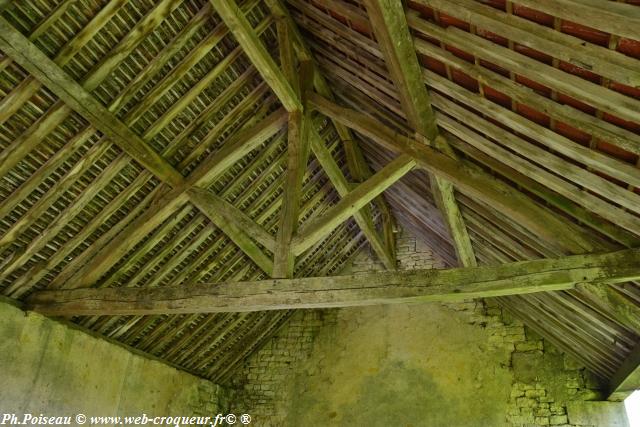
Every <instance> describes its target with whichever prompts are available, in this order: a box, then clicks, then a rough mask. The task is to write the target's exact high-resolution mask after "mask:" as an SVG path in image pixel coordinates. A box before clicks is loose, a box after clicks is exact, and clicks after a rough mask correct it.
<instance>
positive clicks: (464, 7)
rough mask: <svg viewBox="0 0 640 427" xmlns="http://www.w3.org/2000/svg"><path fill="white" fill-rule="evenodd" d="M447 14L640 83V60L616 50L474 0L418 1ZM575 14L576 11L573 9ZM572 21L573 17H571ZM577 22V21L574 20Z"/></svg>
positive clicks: (613, 76)
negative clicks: (639, 67)
mask: <svg viewBox="0 0 640 427" xmlns="http://www.w3.org/2000/svg"><path fill="white" fill-rule="evenodd" d="M418 3H421V4H424V5H426V6H429V7H432V8H434V9H439V10H441V11H443V12H445V13H446V14H447V15H450V16H453V17H454V18H458V19H460V20H463V21H466V22H469V23H470V24H472V25H475V26H476V27H477V28H482V29H484V30H490V31H492V32H494V33H496V34H499V35H500V36H502V37H506V38H507V39H509V40H512V41H514V42H516V43H518V44H520V45H523V46H527V47H530V48H532V49H535V50H538V51H540V52H549V53H551V52H553V56H554V57H556V58H558V59H560V60H562V61H566V62H569V63H571V64H573V65H576V66H578V67H581V68H586V69H588V70H589V71H591V72H594V73H596V74H600V75H602V76H604V77H607V78H609V79H612V80H614V81H616V82H619V83H622V84H625V85H627V86H633V87H637V86H640V70H638V66H637V60H635V59H633V58H631V57H629V56H626V55H624V54H623V53H621V52H618V51H616V50H612V49H609V48H607V47H604V46H598V45H596V44H593V43H585V42H584V40H582V39H580V38H578V37H573V36H571V35H569V34H565V33H563V32H561V31H557V30H555V29H554V28H549V27H546V26H544V25H540V24H538V23H536V22H533V21H530V20H528V19H525V18H522V17H520V16H517V15H514V14H511V13H507V12H505V11H503V10H502V9H496V8H493V7H491V6H488V5H485V4H482V3H480V2H476V1H474V0H418ZM571 14H572V16H573V12H571ZM571 20H573V19H571ZM574 22H575V21H574Z"/></svg>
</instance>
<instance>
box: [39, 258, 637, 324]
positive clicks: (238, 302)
mask: <svg viewBox="0 0 640 427" xmlns="http://www.w3.org/2000/svg"><path fill="white" fill-rule="evenodd" d="M638 278H640V250H639V249H631V250H625V251H620V252H612V253H606V254H598V255H594V254H590V255H577V256H571V257H564V258H559V259H539V260H534V261H521V262H515V263H508V264H502V265H498V266H484V267H468V268H455V269H449V270H439V269H429V270H409V271H397V272H384V271H383V272H374V273H364V274H354V275H348V276H329V277H306V278H296V279H270V280H264V281H253V282H224V283H213V284H198V285H193V286H187V287H185V286H180V287H176V286H166V287H161V288H142V289H140V288H103V289H76V290H63V291H40V292H35V293H34V294H32V295H31V297H30V298H29V299H28V300H27V305H28V307H29V308H30V309H32V310H35V311H38V312H40V313H42V314H45V315H53V316H75V315H148V314H178V313H214V312H237V311H258V310H283V309H291V308H324V307H348V306H363V305H379V304H392V303H416V302H425V301H456V300H460V299H468V298H485V297H497V296H504V295H520V294H527V293H533V292H546V291H558V290H565V289H571V288H573V287H574V286H575V285H576V284H577V283H583V282H596V283H617V282H624V281H628V280H634V279H638Z"/></svg>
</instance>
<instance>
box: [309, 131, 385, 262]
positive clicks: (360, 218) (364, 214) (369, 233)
mask: <svg viewBox="0 0 640 427" xmlns="http://www.w3.org/2000/svg"><path fill="white" fill-rule="evenodd" d="M310 143H311V150H312V151H313V154H314V155H315V156H316V158H317V159H318V161H319V162H320V165H322V169H323V170H324V171H325V173H326V174H327V176H328V177H329V180H330V181H331V183H332V184H333V186H334V187H335V188H336V190H337V191H338V194H339V195H340V197H345V196H346V195H347V194H349V192H350V191H351V186H350V184H349V183H348V182H347V178H345V176H344V175H343V174H342V171H341V170H340V166H338V164H337V163H336V161H335V160H334V159H333V157H332V156H331V153H330V152H329V150H328V149H327V147H325V145H324V143H323V142H322V139H321V138H320V135H318V133H317V132H316V130H315V129H314V130H313V132H312V134H311V140H310ZM353 218H354V219H355V221H356V223H357V224H358V227H360V229H361V230H362V233H363V234H364V235H365V236H366V237H367V240H368V241H369V245H371V248H372V249H373V250H374V251H375V253H376V254H377V255H378V258H380V260H381V261H382V263H383V264H384V265H385V267H386V268H387V269H388V270H395V268H396V262H395V257H394V256H393V253H392V252H391V251H390V250H389V248H388V247H387V246H386V245H385V243H384V241H383V240H382V239H381V238H380V235H379V234H378V231H377V230H376V228H375V226H374V224H373V219H372V218H371V211H370V210H369V209H367V206H365V207H364V208H363V209H361V210H360V211H358V212H356V213H354V214H353Z"/></svg>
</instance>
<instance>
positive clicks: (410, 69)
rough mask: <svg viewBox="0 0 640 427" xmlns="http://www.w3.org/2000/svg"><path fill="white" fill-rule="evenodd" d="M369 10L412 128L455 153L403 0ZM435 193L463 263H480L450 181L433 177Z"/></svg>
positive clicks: (384, 1) (373, 1) (372, 0)
mask: <svg viewBox="0 0 640 427" xmlns="http://www.w3.org/2000/svg"><path fill="white" fill-rule="evenodd" d="M365 4H366V6H367V12H368V14H369V18H370V19H371V23H372V27H373V30H374V32H375V34H376V38H377V40H378V43H379V44H380V45H381V48H382V52H383V54H384V58H385V63H386V64H387V67H388V68H389V71H390V73H391V76H392V77H393V82H394V85H395V86H396V89H397V91H398V92H399V95H400V102H401V103H402V107H403V110H404V111H405V112H406V113H407V120H408V121H409V124H410V125H411V127H413V128H414V129H415V130H416V131H417V132H418V133H420V134H421V135H424V136H425V137H426V138H427V139H428V140H429V143H430V144H431V145H432V146H439V148H442V149H443V150H444V151H445V153H447V154H449V155H450V156H454V154H453V150H451V149H450V148H449V147H448V143H447V142H446V139H444V138H442V137H440V138H438V136H439V131H438V126H437V124H436V118H435V114H434V112H433V110H432V108H431V100H430V97H429V94H428V93H427V89H426V87H425V85H424V82H423V80H422V70H421V67H420V64H419V63H418V58H417V56H416V50H415V47H414V44H413V38H412V37H411V33H410V32H409V26H408V24H407V20H406V17H405V12H404V9H403V6H402V3H400V2H397V1H389V0H367V1H366V2H365ZM431 183H432V186H431V187H432V192H433V193H434V195H435V199H436V201H437V204H438V207H439V208H440V211H441V212H442V214H443V217H444V218H445V221H446V222H447V224H448V226H449V231H450V233H451V237H452V238H453V241H454V247H455V249H456V254H457V256H458V260H459V262H460V264H461V265H462V266H467V267H470V266H475V265H477V262H476V257H475V255H474V252H473V248H472V246H471V240H470V239H469V234H468V233H467V228H466V226H465V224H464V220H463V219H462V214H461V213H460V208H459V207H458V204H457V202H456V199H455V194H454V188H453V186H452V185H451V183H449V182H447V181H446V180H443V179H442V178H440V177H437V176H436V177H432V179H431Z"/></svg>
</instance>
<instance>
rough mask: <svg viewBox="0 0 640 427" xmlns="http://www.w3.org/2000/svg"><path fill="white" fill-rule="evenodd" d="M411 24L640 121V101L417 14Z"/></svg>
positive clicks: (526, 75)
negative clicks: (441, 25) (639, 118)
mask: <svg viewBox="0 0 640 427" xmlns="http://www.w3.org/2000/svg"><path fill="white" fill-rule="evenodd" d="M407 20H408V22H409V25H410V26H411V28H413V29H414V30H416V31H419V32H421V33H424V34H425V35H427V36H430V37H434V38H436V39H438V40H441V41H443V42H444V43H446V44H448V45H452V46H464V48H465V50H466V51H467V52H469V53H471V54H473V55H475V56H477V57H479V58H481V59H484V60H487V61H490V62H492V63H494V64H495V65H498V66H500V67H502V68H505V69H507V70H509V71H512V72H515V73H518V74H519V75H521V76H523V77H526V78H528V79H531V80H533V81H535V82H539V83H542V84H543V85H545V86H548V87H550V88H552V89H555V90H557V91H559V92H562V93H565V94H567V95H569V96H572V97H574V98H576V99H578V100H581V101H583V102H585V103H587V104H589V105H592V106H594V107H596V108H598V109H601V110H603V111H605V112H609V113H612V114H615V115H618V116H620V117H621V118H623V119H625V120H629V121H636V120H637V119H638V111H640V101H638V100H636V99H633V98H631V97H628V96H626V95H623V94H621V93H619V92H616V91H614V90H611V89H607V88H605V87H603V86H601V85H599V84H595V83H592V82H590V81H587V80H585V79H583V78H581V77H578V76H576V75H573V74H569V73H566V72H564V71H562V70H559V69H557V68H555V67H553V66H552V65H547V64H544V63H542V62H540V61H537V60H535V59H533V58H530V57H528V56H526V55H521V54H519V53H517V52H514V51H512V50H510V49H509V48H507V47H503V46H500V45H497V44H495V43H493V42H490V41H488V40H486V39H484V38H482V37H479V36H476V35H473V34H470V33H468V32H466V31H462V30H460V29H459V28H455V27H452V26H450V27H448V28H446V29H444V28H442V27H440V26H438V25H436V24H433V23H431V22H428V21H426V20H425V19H422V18H421V17H420V16H419V14H417V13H414V12H411V13H408V14H407Z"/></svg>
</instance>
